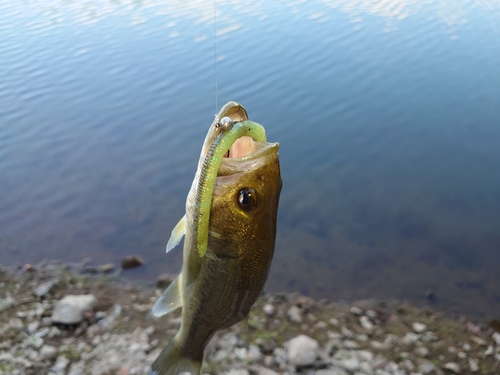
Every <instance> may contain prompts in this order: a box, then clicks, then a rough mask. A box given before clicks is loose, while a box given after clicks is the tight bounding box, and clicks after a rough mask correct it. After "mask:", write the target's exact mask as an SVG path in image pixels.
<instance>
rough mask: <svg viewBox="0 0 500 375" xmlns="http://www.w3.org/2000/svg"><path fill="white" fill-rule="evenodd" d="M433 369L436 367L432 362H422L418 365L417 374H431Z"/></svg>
mask: <svg viewBox="0 0 500 375" xmlns="http://www.w3.org/2000/svg"><path fill="white" fill-rule="evenodd" d="M435 369H436V366H435V365H434V364H433V363H432V362H429V361H425V362H422V363H420V365H418V372H420V373H422V374H424V375H427V374H431V373H433V372H434V370H435Z"/></svg>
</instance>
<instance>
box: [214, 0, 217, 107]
mask: <svg viewBox="0 0 500 375" xmlns="http://www.w3.org/2000/svg"><path fill="white" fill-rule="evenodd" d="M215 3H216V0H214V76H215V116H217V107H218V105H217V99H218V97H217V9H216V7H215Z"/></svg>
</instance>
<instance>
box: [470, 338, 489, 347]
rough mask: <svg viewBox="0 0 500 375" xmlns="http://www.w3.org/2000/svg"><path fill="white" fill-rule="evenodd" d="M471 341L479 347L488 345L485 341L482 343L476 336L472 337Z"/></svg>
mask: <svg viewBox="0 0 500 375" xmlns="http://www.w3.org/2000/svg"><path fill="white" fill-rule="evenodd" d="M471 340H472V341H474V342H475V343H476V344H478V345H481V346H486V345H488V343H487V342H486V341H484V340H483V339H482V338H480V337H477V336H472V338H471Z"/></svg>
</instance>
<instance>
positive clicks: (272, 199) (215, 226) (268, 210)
mask: <svg viewBox="0 0 500 375" xmlns="http://www.w3.org/2000/svg"><path fill="white" fill-rule="evenodd" d="M278 150H279V144H278V143H270V142H256V141H254V140H253V139H252V138H250V137H248V136H243V137H241V138H239V139H237V140H236V142H235V143H234V144H233V145H232V146H231V148H230V149H229V151H228V154H227V155H226V157H225V158H223V160H222V163H221V166H220V168H219V171H218V173H217V177H216V180H215V186H214V191H213V196H212V204H211V210H210V219H209V239H208V243H209V249H210V250H209V251H211V252H212V255H213V256H217V257H219V258H241V257H245V256H248V255H251V254H253V255H255V253H256V252H267V255H268V256H270V257H272V253H273V250H274V241H275V236H276V216H277V210H278V202H279V195H280V191H281V185H282V181H281V175H280V166H279V157H278Z"/></svg>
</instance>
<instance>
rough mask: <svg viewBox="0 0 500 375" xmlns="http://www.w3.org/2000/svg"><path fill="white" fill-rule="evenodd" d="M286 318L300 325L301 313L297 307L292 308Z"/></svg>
mask: <svg viewBox="0 0 500 375" xmlns="http://www.w3.org/2000/svg"><path fill="white" fill-rule="evenodd" d="M286 316H287V317H288V319H289V320H290V321H291V322H292V323H296V324H300V323H302V313H301V311H300V309H299V308H298V307H297V306H292V307H290V308H289V309H288V311H287V313H286Z"/></svg>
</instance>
